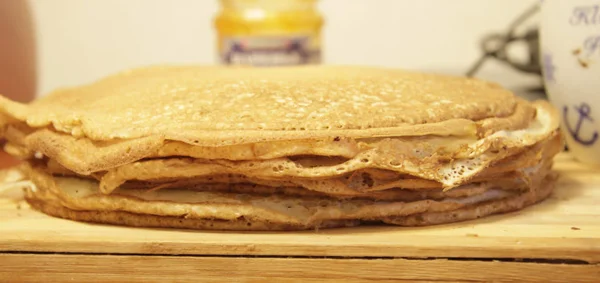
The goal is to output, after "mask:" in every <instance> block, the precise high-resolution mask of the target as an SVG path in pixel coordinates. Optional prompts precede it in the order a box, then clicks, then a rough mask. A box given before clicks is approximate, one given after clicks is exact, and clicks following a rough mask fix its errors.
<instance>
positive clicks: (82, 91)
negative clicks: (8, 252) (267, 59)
mask: <svg viewBox="0 0 600 283" xmlns="http://www.w3.org/2000/svg"><path fill="white" fill-rule="evenodd" d="M558 124H559V122H558V118H557V114H556V111H555V109H554V108H552V106H550V104H549V103H547V102H545V101H536V102H528V101H525V100H523V99H520V98H517V97H516V96H514V95H513V94H512V93H511V92H510V91H508V90H506V89H503V88H502V87H500V86H498V85H496V84H494V83H490V82H486V81H481V80H477V79H470V78H462V77H454V76H446V75H439V74H423V73H417V72H408V71H402V70H394V69H385V68H369V67H353V66H304V67H278V68H239V67H208V66H157V67H146V68H139V69H133V70H129V71H124V72H121V73H119V74H115V75H113V76H110V77H107V78H104V79H101V80H99V81H97V82H95V83H92V84H88V85H84V86H79V87H73V88H65V89H60V90H57V91H55V92H53V93H51V94H49V95H47V96H45V97H43V98H40V99H38V100H36V101H34V102H32V103H31V104H21V103H17V102H14V101H10V100H8V99H5V98H1V97H0V125H2V131H1V132H0V134H1V135H2V136H3V137H4V138H5V139H6V140H7V143H6V146H5V150H6V151H7V152H9V153H11V154H12V155H14V156H17V157H19V158H22V159H24V160H26V166H23V169H22V173H23V174H24V175H23V180H21V181H19V182H20V183H19V184H26V185H24V187H25V189H26V197H27V199H28V201H30V203H31V205H32V206H33V207H34V208H36V209H39V210H41V211H43V212H46V213H48V214H50V215H55V216H59V217H65V218H70V219H75V220H81V221H92V222H102V223H113V224H122V225H132V226H152V227H179V228H197V229H236V230H244V229H251V230H292V229H311V228H324V227H343V226H353V225H360V224H361V223H389V224H396V225H430V224H439V223H448V222H455V221H461V220H467V219H473V218H478V217H482V216H486V215H490V214H495V213H502V212H507V211H512V210H517V209H521V208H523V207H525V206H527V205H532V204H534V203H536V202H538V201H540V200H542V199H543V198H545V197H546V196H547V195H548V193H549V192H551V188H552V183H553V180H554V177H553V173H552V170H551V167H552V158H553V156H554V155H555V154H556V153H557V152H559V151H560V150H561V147H562V138H561V137H560V135H559V134H558ZM12 182H13V184H14V180H13V181H12Z"/></svg>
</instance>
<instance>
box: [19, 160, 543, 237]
mask: <svg viewBox="0 0 600 283" xmlns="http://www.w3.org/2000/svg"><path fill="white" fill-rule="evenodd" d="M526 174H529V175H530V177H531V178H533V179H536V181H535V182H533V183H531V185H532V186H530V187H527V188H526V189H520V190H502V189H499V188H492V189H489V190H486V191H484V192H483V193H480V194H474V195H469V196H461V197H456V198H445V199H443V200H430V199H427V200H417V201H411V202H395V201H370V200H361V199H357V200H339V199H334V198H328V197H317V198H315V197H302V198H301V197H292V196H285V195H281V194H277V193H276V194H271V195H268V196H260V195H259V196H257V195H253V194H240V193H223V192H211V191H206V190H200V191H196V190H189V189H171V190H164V191H147V190H138V189H123V190H120V191H119V192H118V193H114V194H111V195H104V194H102V193H100V192H99V190H98V184H97V183H95V182H94V181H90V180H83V179H77V178H64V177H51V176H50V175H47V174H44V173H43V172H41V171H38V170H35V169H32V170H29V171H28V177H29V178H30V179H31V180H32V185H31V186H28V187H27V188H26V190H25V191H26V197H27V199H28V201H29V202H30V203H32V205H33V206H34V207H36V206H37V207H43V205H40V204H39V202H42V203H46V204H47V205H49V206H51V207H54V210H53V211H55V212H54V213H55V215H58V216H61V217H67V218H75V219H81V216H78V215H79V213H78V212H82V213H81V214H83V215H85V214H89V212H90V211H97V212H104V211H107V212H117V215H119V214H122V212H124V213H125V214H135V215H150V216H153V217H155V216H161V217H167V218H169V219H174V218H177V219H180V220H182V221H185V220H187V219H195V220H216V221H217V222H228V221H232V222H234V223H238V222H240V221H246V222H248V223H255V222H256V223H271V224H275V225H279V226H285V227H288V229H292V227H297V228H298V229H312V228H322V226H321V223H326V226H331V225H333V223H340V224H343V225H348V223H355V222H356V221H360V222H365V223H372V222H377V221H384V222H394V221H398V222H401V221H404V220H406V221H411V220H408V219H412V216H414V217H417V215H420V216H421V217H425V218H427V217H432V218H435V216H436V215H437V216H438V217H439V215H440V213H454V212H455V213H456V214H457V215H458V216H456V217H455V218H444V219H445V221H440V220H436V224H441V223H449V222H454V221H458V220H461V219H462V218H463V217H470V216H471V215H477V216H479V217H481V216H485V215H488V214H494V213H496V212H498V211H501V212H505V211H512V210H516V209H520V208H522V207H523V206H525V205H527V204H531V203H535V202H537V201H540V200H541V199H543V198H545V197H546V196H547V195H548V193H547V191H548V190H549V189H548V186H550V183H551V181H552V179H553V178H554V177H553V176H552V175H548V174H545V172H543V170H529V171H528V173H526ZM61 207H62V208H63V209H62V211H63V212H56V211H61V209H60V208H61ZM479 207H483V209H481V208H479ZM429 215H432V216H429ZM417 218H418V217H417ZM399 219H404V220H399ZM418 219H420V218H418ZM86 220H87V221H100V220H97V219H96V220H94V219H86ZM101 220H102V219H101ZM111 221H112V222H116V221H117V220H116V219H112V220H110V219H104V220H102V221H101V222H109V223H110V222H111ZM345 221H351V222H345ZM423 222H424V221H421V223H423ZM406 223H410V222H406ZM406 223H403V224H402V225H407V224H406ZM425 223H426V221H425ZM238 227H239V225H238ZM207 229H208V228H207Z"/></svg>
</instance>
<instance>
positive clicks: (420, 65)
mask: <svg viewBox="0 0 600 283" xmlns="http://www.w3.org/2000/svg"><path fill="white" fill-rule="evenodd" d="M11 1H14V2H19V0H4V2H11ZM21 2H24V3H26V4H27V5H28V6H29V7H28V8H29V10H30V13H31V17H32V25H33V26H32V29H33V32H34V40H35V44H36V48H35V51H34V52H35V66H36V70H37V72H36V73H37V75H36V76H37V78H36V87H35V95H38V96H39V95H44V94H46V93H48V92H49V91H51V90H54V89H56V88H58V87H63V86H72V85H78V84H83V83H88V82H91V81H94V80H96V79H98V78H100V77H103V76H106V75H108V74H110V73H113V72H116V71H119V70H123V69H127V68H131V67H137V66H142V65H151V64H161V63H193V64H215V63H219V61H218V51H217V30H216V28H215V24H214V22H215V17H216V16H217V14H218V13H219V9H220V2H219V1H218V0H203V1H198V0H177V1H166V0H52V1H48V0H28V1H26V0H21ZM535 2H538V1H537V0H527V1H525V0H485V1H481V0H451V1H449V0H420V1H414V0H378V1H373V0H321V1H318V2H317V9H318V11H319V12H320V13H321V14H322V16H323V19H324V25H323V27H322V46H321V52H322V63H326V64H359V65H374V66H386V67H396V68H404V69H416V70H424V71H435V72H443V73H452V74H463V73H465V72H466V71H467V69H468V68H469V67H470V66H471V65H472V64H473V63H474V62H475V61H477V60H478V58H479V57H480V56H481V54H482V50H481V48H480V41H481V39H482V38H483V37H484V36H485V35H487V34H489V33H496V32H500V33H502V32H505V31H506V29H507V28H508V26H509V24H510V23H511V22H512V21H514V19H515V18H516V17H517V16H518V15H519V14H521V13H523V11H524V10H526V9H527V8H528V7H530V6H531V5H532V4H533V3H535ZM4 13H6V12H4ZM529 25H535V20H534V21H533V22H532V23H531V24H529ZM524 28H525V29H526V28H527V25H526V26H525V27H524ZM0 40H2V38H0ZM514 49H516V50H515V52H514V53H515V54H517V55H515V56H516V57H518V56H521V57H523V56H525V57H526V53H527V50H526V48H524V47H523V46H521V47H519V46H516V47H515V48H514ZM26 56H27V55H26ZM29 57H31V56H29ZM476 76H477V77H482V78H485V79H490V80H494V81H497V82H499V83H501V84H503V85H504V86H507V87H510V88H514V89H517V90H521V89H530V88H532V87H536V86H539V85H541V83H540V80H539V77H538V76H536V75H532V74H526V73H522V72H518V71H515V70H514V69H513V68H511V67H510V66H507V65H506V64H502V63H500V62H496V61H493V60H492V61H491V62H488V63H486V64H485V65H484V66H483V67H482V68H481V69H480V70H479V71H478V73H477V75H476ZM2 92H4V93H6V89H4V90H3V89H0V93H2Z"/></svg>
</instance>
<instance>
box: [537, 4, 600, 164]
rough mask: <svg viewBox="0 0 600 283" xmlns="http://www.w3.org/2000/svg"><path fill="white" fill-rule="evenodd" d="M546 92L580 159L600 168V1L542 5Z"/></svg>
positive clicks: (543, 62) (568, 142) (541, 37)
mask: <svg viewBox="0 0 600 283" xmlns="http://www.w3.org/2000/svg"><path fill="white" fill-rule="evenodd" d="M541 5H542V6H541V22H540V45H541V46H540V49H541V57H542V58H541V62H542V66H543V77H544V84H545V87H546V92H547V93H548V97H549V99H550V101H551V102H552V104H553V105H554V106H555V107H556V108H557V109H558V110H559V111H560V116H561V128H562V130H563V133H564V136H565V139H566V142H567V146H568V147H569V151H570V152H571V153H572V154H573V156H575V158H576V159H578V160H580V161H582V162H585V163H592V164H599V165H600V0H544V1H542V2H541Z"/></svg>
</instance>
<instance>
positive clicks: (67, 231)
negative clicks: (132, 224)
mask: <svg viewBox="0 0 600 283" xmlns="http://www.w3.org/2000/svg"><path fill="white" fill-rule="evenodd" d="M555 168H556V170H557V171H559V172H560V174H561V178H560V180H559V183H558V186H557V189H556V191H555V193H554V194H553V196H551V197H550V198H549V199H548V200H546V201H544V202H543V203H541V204H539V205H536V206H534V207H531V208H528V209H525V210H523V211H520V212H516V213H511V214H507V215H501V216H494V217H490V218H485V219H481V220H477V221H469V222H463V223H458V224H452V225H441V226H434V227H423V228H402V227H364V228H349V229H333V230H322V231H305V232H286V233H266V232H252V233H248V232H246V233H244V232H202V231H188V230H169V229H143V228H128V227H112V226H106V225H95V224H85V223H78V222H73V221H69V220H63V219H57V218H52V217H49V216H46V215H44V214H41V213H38V212H36V211H32V210H31V209H30V208H29V207H28V206H27V204H26V203H24V202H23V201H21V200H19V196H16V195H14V194H13V196H11V195H8V194H6V193H4V197H2V195H0V281H2V282H4V281H7V282H8V281H10V282H34V281H38V282H39V281H41V280H42V277H41V276H44V279H43V281H46V282H55V281H66V280H69V281H74V282H92V281H95V282H97V281H104V282H121V281H128V282H151V281H156V282H171V281H177V282H185V281H190V282H191V281H194V282H198V281H201V282H225V281H229V279H237V280H238V281H244V282H255V281H256V282H259V281H264V280H277V281H276V282H280V281H285V282H289V281H300V282H311V281H315V282H341V280H342V279H344V280H348V281H350V282H359V281H361V282H362V281H384V282H387V281H389V282H392V281H394V282H398V281H411V282H414V281H419V282H421V281H435V282H443V281H452V282H456V281H465V282H467V281H469V282H472V281H491V280H497V281H515V282H522V281H539V282H600V169H598V168H593V167H589V166H584V165H581V164H578V163H576V162H575V161H574V160H573V159H572V158H571V157H570V156H568V155H564V154H563V155H559V156H558V157H557V158H556V165H555Z"/></svg>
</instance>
